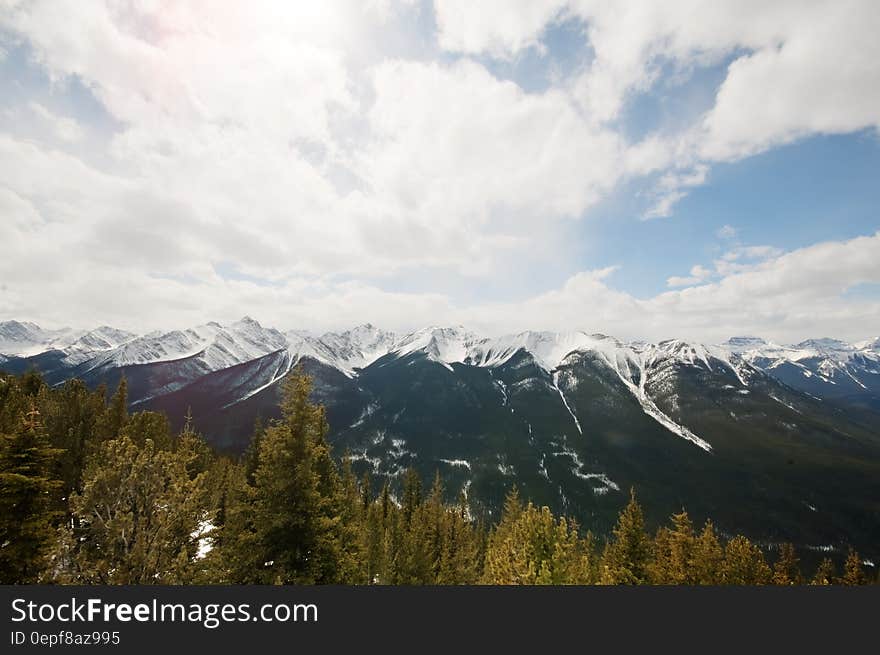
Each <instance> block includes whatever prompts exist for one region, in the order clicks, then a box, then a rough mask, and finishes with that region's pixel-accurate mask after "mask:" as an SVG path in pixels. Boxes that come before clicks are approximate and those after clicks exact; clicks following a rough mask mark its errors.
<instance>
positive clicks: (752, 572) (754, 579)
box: [721, 536, 771, 585]
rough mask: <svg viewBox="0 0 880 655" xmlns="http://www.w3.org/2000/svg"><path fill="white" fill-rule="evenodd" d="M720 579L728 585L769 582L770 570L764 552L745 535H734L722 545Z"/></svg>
mask: <svg viewBox="0 0 880 655" xmlns="http://www.w3.org/2000/svg"><path fill="white" fill-rule="evenodd" d="M721 581H722V584H730V585H764V584H769V583H770V581H771V571H770V567H769V566H767V562H766V561H765V560H764V553H763V552H762V551H761V549H760V548H758V547H757V546H755V545H754V544H753V543H752V542H750V541H749V540H748V539H746V538H745V537H743V536H736V537H734V538H733V539H731V540H730V541H728V542H727V545H726V546H725V547H724V563H723V565H722V567H721Z"/></svg>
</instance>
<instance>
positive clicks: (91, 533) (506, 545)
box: [0, 370, 876, 585]
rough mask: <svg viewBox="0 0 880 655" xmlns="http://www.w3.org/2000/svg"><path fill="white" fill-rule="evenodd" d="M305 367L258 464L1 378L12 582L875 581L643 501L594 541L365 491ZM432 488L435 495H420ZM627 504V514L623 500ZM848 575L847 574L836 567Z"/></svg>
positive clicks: (2, 573) (863, 572) (77, 398)
mask: <svg viewBox="0 0 880 655" xmlns="http://www.w3.org/2000/svg"><path fill="white" fill-rule="evenodd" d="M311 391H312V389H311V379H310V378H309V377H308V376H306V375H304V374H303V373H302V372H301V371H300V370H297V371H294V372H293V373H292V374H291V375H290V376H289V377H288V378H287V379H286V381H285V382H284V386H283V393H282V400H281V418H280V419H277V420H273V421H270V422H268V423H267V424H265V425H264V424H261V423H257V425H255V427H254V430H253V437H252V440H251V443H250V447H249V448H248V450H247V452H246V453H245V454H244V455H243V456H242V457H240V458H235V459H233V458H231V457H230V456H228V455H220V454H217V453H216V452H214V451H213V450H212V449H211V448H210V447H209V446H208V445H207V442H206V440H205V439H204V438H203V436H202V435H200V434H199V433H198V426H197V425H194V424H193V422H192V421H191V420H186V421H185V422H184V427H183V429H182V430H181V431H179V432H176V433H173V432H172V430H171V429H170V427H169V421H168V418H167V417H166V416H165V415H163V414H160V413H155V412H150V411H142V412H136V413H129V410H128V402H127V384H126V381H125V380H124V379H123V380H122V382H121V383H120V384H119V386H118V388H117V389H116V390H115V391H114V392H113V394H112V395H111V396H110V397H109V399H108V398H107V395H108V394H107V390H106V389H105V388H104V387H99V388H98V389H96V390H90V389H89V388H88V387H87V386H86V385H85V384H84V383H83V382H81V381H79V380H72V381H68V382H66V383H64V384H63V385H62V386H58V387H50V386H48V385H47V384H45V383H44V381H43V380H42V378H41V377H40V376H39V375H38V374H36V373H28V374H24V375H21V376H2V377H0V583H4V584H9V583H39V582H44V583H64V584H197V583H198V584H215V583H233V584H329V583H342V584H392V585H398V584H780V585H790V584H803V583H811V584H820V585H826V584H866V583H868V582H874V581H876V572H875V571H874V569H873V567H871V566H866V565H865V564H864V563H863V560H862V558H861V557H860V556H859V555H858V553H857V552H855V551H854V550H850V551H849V552H848V553H840V554H839V555H840V557H839V558H838V561H835V560H833V559H832V558H825V559H822V560H821V561H820V563H819V565H818V567H809V570H807V569H808V567H806V566H802V565H801V563H800V561H799V554H798V551H797V549H796V548H795V547H794V546H793V545H791V544H758V543H753V542H751V541H750V540H749V539H747V538H746V537H744V536H734V535H727V534H724V533H723V532H722V531H721V530H719V529H717V528H716V527H715V526H714V525H713V524H712V522H711V521H707V522H706V523H705V524H704V525H700V526H695V525H694V524H693V522H692V521H691V519H690V518H689V517H688V514H687V513H686V511H684V510H682V511H681V512H680V513H676V514H674V515H672V516H671V517H670V519H669V521H668V522H667V523H666V524H665V525H660V526H652V525H647V524H646V521H645V518H644V516H643V512H642V510H641V508H640V506H639V503H638V501H637V498H636V490H633V491H631V493H630V495H629V500H628V503H626V504H625V506H623V507H621V509H620V514H619V516H618V518H617V522H616V525H615V526H614V528H613V530H611V531H610V532H609V533H608V534H594V533H593V532H591V531H590V528H591V527H592V526H590V525H579V524H578V523H577V522H576V521H574V520H572V519H571V518H569V517H565V516H556V515H554V514H553V513H552V512H551V511H550V510H549V509H548V508H547V507H543V506H538V505H535V504H533V503H532V502H530V501H529V499H528V498H522V497H520V495H519V492H518V491H517V488H516V485H515V484H512V485H511V486H510V489H509V490H508V494H507V499H506V501H505V503H504V508H503V511H502V512H501V514H500V517H498V518H496V519H495V520H493V519H492V517H491V515H489V514H488V513H487V512H484V511H482V510H481V509H480V508H479V507H475V506H472V504H471V503H469V501H468V498H467V496H466V494H464V493H462V494H461V496H460V498H459V500H458V502H457V503H453V504H450V503H448V501H447V500H446V499H447V494H445V493H444V486H443V480H442V478H441V477H440V475H439V474H436V475H435V477H434V479H433V482H431V481H430V480H428V481H425V480H422V479H421V478H420V476H419V474H418V473H417V472H416V471H415V470H414V469H410V470H408V471H406V472H405V473H403V474H402V475H400V476H397V477H388V476H386V477H384V478H375V477H371V476H370V475H364V476H363V477H362V478H360V479H358V478H357V477H356V476H355V474H354V473H353V471H352V467H351V461H350V458H349V457H346V456H343V457H342V458H341V462H338V461H337V460H336V459H335V458H334V457H333V453H332V451H331V448H330V446H329V444H328V443H327V441H326V435H327V433H328V429H329V427H328V424H327V419H326V414H325V411H324V409H323V407H321V406H320V405H317V404H315V403H314V402H313V401H312V397H311ZM425 482H429V484H425ZM622 502H623V501H622ZM841 560H842V561H841Z"/></svg>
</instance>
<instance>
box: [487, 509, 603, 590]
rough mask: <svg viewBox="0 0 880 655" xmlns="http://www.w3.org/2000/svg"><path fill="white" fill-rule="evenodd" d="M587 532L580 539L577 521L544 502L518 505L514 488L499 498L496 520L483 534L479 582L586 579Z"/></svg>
mask: <svg viewBox="0 0 880 655" xmlns="http://www.w3.org/2000/svg"><path fill="white" fill-rule="evenodd" d="M593 560H594V552H593V544H592V537H591V536H588V537H587V538H586V539H581V538H580V537H579V536H578V531H577V525H576V524H575V523H573V522H568V521H566V519H565V518H560V519H559V520H558V521H557V520H556V519H555V518H554V516H553V514H552V513H551V512H550V510H549V509H548V508H547V507H541V508H537V507H535V506H534V505H532V503H528V504H527V505H526V506H525V507H522V505H521V504H520V501H519V496H518V495H517V493H516V491H513V492H511V493H510V494H509V495H508V497H507V501H506V503H505V511H504V513H503V514H502V517H501V522H500V523H499V524H498V526H497V527H496V528H495V530H493V531H492V534H491V535H490V536H489V543H488V547H487V549H486V562H485V570H484V573H483V580H482V581H483V582H484V583H485V584H505V585H510V584H528V585H534V584H543V585H560V584H592V583H594V582H595V577H594V575H595V567H594V566H593Z"/></svg>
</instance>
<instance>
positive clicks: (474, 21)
mask: <svg viewBox="0 0 880 655" xmlns="http://www.w3.org/2000/svg"><path fill="white" fill-rule="evenodd" d="M436 4H437V7H438V15H442V16H443V20H442V21H438V23H439V28H440V43H441V45H444V46H445V47H447V48H448V49H451V50H459V51H464V52H484V53H487V54H490V55H494V56H497V57H512V56H514V55H515V54H516V53H517V52H518V51H520V50H521V49H523V48H526V47H530V46H533V45H534V44H535V41H536V40H537V39H539V38H540V36H541V34H542V33H543V30H544V29H545V28H546V27H547V25H548V24H551V23H552V22H554V21H556V20H558V19H559V17H560V16H563V17H567V18H572V17H576V18H577V19H579V20H581V21H582V22H583V24H584V27H585V45H586V43H588V44H589V46H590V54H586V55H585V56H584V60H583V66H582V73H580V74H579V76H578V77H577V78H575V79H574V80H572V81H571V84H570V86H571V92H572V94H573V96H574V97H575V98H576V99H577V100H578V102H579V103H580V104H581V106H582V107H583V108H584V110H585V112H586V115H587V116H588V118H589V119H590V120H592V121H595V122H597V123H603V122H607V121H613V120H616V119H617V118H618V117H619V115H620V113H621V111H622V109H623V107H624V106H625V104H626V102H627V100H628V99H629V98H631V97H632V96H633V95H636V94H639V93H641V92H644V91H646V90H647V89H649V88H651V87H652V86H653V85H654V83H655V82H656V80H657V79H658V78H659V77H660V73H661V67H662V66H663V65H671V66H673V67H674V68H678V69H679V70H682V71H685V72H687V71H688V70H690V69H692V68H694V67H698V66H705V65H707V64H717V63H719V62H721V61H723V59H724V57H730V56H733V57H735V59H734V61H733V62H732V63H731V65H730V67H729V69H728V73H727V77H726V79H725V80H724V82H723V83H722V85H721V88H720V89H719V91H718V94H717V97H716V99H715V103H714V106H712V107H711V108H709V109H708V111H707V112H706V113H705V115H704V116H703V118H702V120H701V121H700V122H699V123H698V124H696V125H694V126H693V127H692V128H691V129H690V130H688V131H687V132H685V133H683V134H680V135H678V138H669V139H652V140H651V141H650V143H651V144H652V145H653V146H654V147H655V148H656V147H658V146H663V147H665V148H666V152H655V154H654V159H655V160H658V161H671V162H676V165H677V166H679V167H689V166H692V165H694V164H695V163H697V162H702V163H703V164H708V163H713V162H718V161H733V160H737V159H740V158H742V157H745V156H748V155H752V154H755V153H758V152H762V151H764V150H766V149H768V148H770V147H773V146H776V145H779V144H782V143H787V142H790V141H792V140H794V139H797V138H800V137H803V136H808V135H811V134H828V133H832V134H834V133H846V132H852V131H856V130H861V129H873V130H875V131H876V130H880V39H877V34H878V32H880V10H878V8H877V5H876V3H875V2H873V0H849V1H838V0H825V1H816V2H807V3H805V2H801V1H799V0H778V1H776V2H764V1H763V0H749V1H743V0H723V1H722V0H669V1H667V2H662V3H661V2H656V1H655V0H630V1H628V2H608V1H607V0H569V1H568V2H564V3H561V2H560V3H557V2H551V3H546V4H544V3H536V4H535V6H531V5H532V3H525V5H526V6H527V8H526V7H524V6H523V5H521V4H519V3H500V5H499V6H497V7H493V8H492V11H491V12H489V11H486V10H485V9H484V6H483V3H466V2H448V1H445V0H437V2H436ZM539 8H541V9H542V10H539ZM666 165H668V164H666ZM701 183H702V182H696V183H694V184H693V185H691V186H695V185H697V184H701ZM683 186H687V185H683ZM658 195H659V199H658V200H657V202H656V204H655V206H653V207H652V208H650V209H649V210H648V211H647V212H646V217H647V218H651V217H661V216H668V215H670V214H671V212H672V210H673V207H674V205H675V203H676V202H677V201H678V200H680V199H681V198H682V197H684V195H686V191H684V190H682V189H681V188H667V189H665V190H664V192H663V193H660V194H658Z"/></svg>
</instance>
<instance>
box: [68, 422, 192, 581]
mask: <svg viewBox="0 0 880 655" xmlns="http://www.w3.org/2000/svg"><path fill="white" fill-rule="evenodd" d="M197 456H198V454H197V452H196V451H194V450H193V449H192V448H190V447H187V446H183V447H181V448H178V449H177V450H176V451H171V450H168V449H161V448H159V447H157V445H156V444H155V443H154V442H153V441H152V440H151V439H146V440H145V441H144V443H143V444H138V443H136V442H135V441H134V440H133V439H132V438H131V437H130V436H129V435H128V434H126V433H123V434H121V435H120V436H119V437H117V438H115V439H109V440H107V441H105V442H104V443H102V444H101V446H100V448H99V449H98V450H97V451H96V452H95V454H94V455H93V456H92V457H90V458H89V460H88V463H87V465H86V470H85V474H84V484H83V491H82V492H81V493H77V494H74V496H73V497H72V498H71V501H70V505H71V512H72V514H73V516H74V517H76V519H77V521H76V523H75V527H73V528H67V529H64V530H63V531H62V540H61V544H60V547H59V551H58V564H59V568H60V571H61V573H60V577H61V581H63V582H71V583H84V584H157V583H165V584H182V583H186V582H189V581H190V580H191V570H190V565H191V563H192V562H193V560H194V558H195V555H196V552H197V547H198V543H197V541H198V533H199V525H200V523H201V521H203V520H204V519H205V517H206V507H205V494H204V490H205V479H204V478H205V474H204V473H200V474H198V475H196V476H195V477H191V476H190V473H189V470H188V467H189V465H190V464H191V463H192V461H193V459H194V458H195V457H197Z"/></svg>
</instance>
